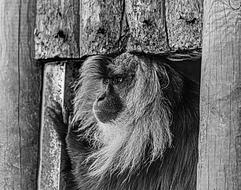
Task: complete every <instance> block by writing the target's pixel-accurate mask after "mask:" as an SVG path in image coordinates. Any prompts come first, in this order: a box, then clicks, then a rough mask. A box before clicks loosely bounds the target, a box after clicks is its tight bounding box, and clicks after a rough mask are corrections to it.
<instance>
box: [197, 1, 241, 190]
mask: <svg viewBox="0 0 241 190" xmlns="http://www.w3.org/2000/svg"><path fill="white" fill-rule="evenodd" d="M240 12H241V6H240V1H229V0H223V1H216V0H205V1H204V31H203V58H202V79H201V102H200V103H201V112H200V114H201V118H200V119H201V125H200V135H199V163H198V173H197V174H198V178H197V189H198V190H207V189H217V190H218V189H222V190H240V189H241V35H240V34H241V15H240Z"/></svg>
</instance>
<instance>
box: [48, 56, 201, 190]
mask: <svg viewBox="0 0 241 190" xmlns="http://www.w3.org/2000/svg"><path fill="white" fill-rule="evenodd" d="M80 73H81V76H80V78H79V80H78V81H77V82H76V85H75V98H74V102H73V103H74V111H73V118H72V121H71V124H70V126H69V129H68V133H67V134H66V135H67V136H66V135H65V134H63V131H64V130H63V129H62V128H64V127H66V126H65V125H64V124H63V125H58V126H56V130H57V132H58V133H59V136H60V137H62V138H61V140H62V141H63V146H64V147H65V149H66V150H67V152H66V163H67V164H66V169H65V173H66V181H68V187H67V189H73V190H169V189H171V190H182V189H183V190H189V189H190V190H194V189H195V187H196V165H197V157H198V155H197V154H198V153H197V139H198V126H199V122H198V121H199V118H198V101H199V97H198V86H197V85H196V84H194V83H193V82H191V81H189V80H187V79H186V78H184V77H183V76H181V75H180V74H178V73H177V72H175V71H174V70H173V69H172V68H171V67H169V66H168V65H167V64H165V63H161V62H159V61H157V60H152V59H151V58H148V57H140V56H135V55H130V54H122V55H121V56H119V57H118V58H115V59H110V58H108V57H105V56H101V55H98V56H92V57H90V58H88V60H87V61H85V63H84V64H83V66H82V68H81V71H80ZM119 75H121V76H123V77H124V81H123V82H122V83H121V84H119V86H118V88H117V89H118V97H119V99H120V102H121V104H122V105H123V108H122V109H121V111H120V113H118V116H117V118H115V119H113V120H111V121H109V122H106V123H102V122H101V121H100V120H99V119H98V117H97V116H96V113H95V110H94V109H93V104H94V103H95V102H96V99H97V97H98V96H99V94H100V93H102V91H103V88H102V82H103V79H105V78H107V77H108V78H114V77H115V76H119ZM113 106H115V105H113ZM54 109H56V108H54ZM56 113H57V111H55V114H56ZM52 115H53V114H52ZM54 117H55V118H56V117H57V116H56V115H55V116H54Z"/></svg>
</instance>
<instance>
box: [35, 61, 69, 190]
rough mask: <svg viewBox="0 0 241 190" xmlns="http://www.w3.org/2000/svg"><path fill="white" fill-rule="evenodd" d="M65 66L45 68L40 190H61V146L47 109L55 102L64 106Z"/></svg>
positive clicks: (46, 66) (55, 65)
mask: <svg viewBox="0 0 241 190" xmlns="http://www.w3.org/2000/svg"><path fill="white" fill-rule="evenodd" d="M64 76H65V64H64V63H63V64H60V65H59V64H58V63H49V64H46V65H45V68H44V84H43V97H42V118H41V120H42V122H41V123H42V124H41V137H40V141H41V144H40V145H41V146H40V161H39V163H40V167H39V179H38V189H39V190H59V186H60V164H61V158H60V157H61V145H60V142H59V141H58V137H57V134H56V133H55V131H54V128H53V123H52V121H51V120H50V118H49V117H48V116H47V112H46V108H47V106H51V102H52V101H53V100H55V101H58V102H59V103H61V104H63V97H64V83H65V81H64V78H65V77H64Z"/></svg>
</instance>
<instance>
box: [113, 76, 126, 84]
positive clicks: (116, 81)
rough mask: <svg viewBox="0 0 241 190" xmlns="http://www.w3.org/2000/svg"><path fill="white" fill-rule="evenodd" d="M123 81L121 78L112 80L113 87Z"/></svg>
mask: <svg viewBox="0 0 241 190" xmlns="http://www.w3.org/2000/svg"><path fill="white" fill-rule="evenodd" d="M123 81H124V78H123V77H122V76H117V77H115V78H113V84H114V85H118V84H120V83H122V82H123Z"/></svg>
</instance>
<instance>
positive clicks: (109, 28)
mask: <svg viewBox="0 0 241 190" xmlns="http://www.w3.org/2000/svg"><path fill="white" fill-rule="evenodd" d="M124 6H125V1H124V0H106V1H101V0H82V1H80V55H81V56H82V55H85V54H96V53H101V54H105V53H111V52H121V51H123V50H125V48H126V44H127V40H128V26H127V21H126V16H125V14H124V9H125V8H124Z"/></svg>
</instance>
